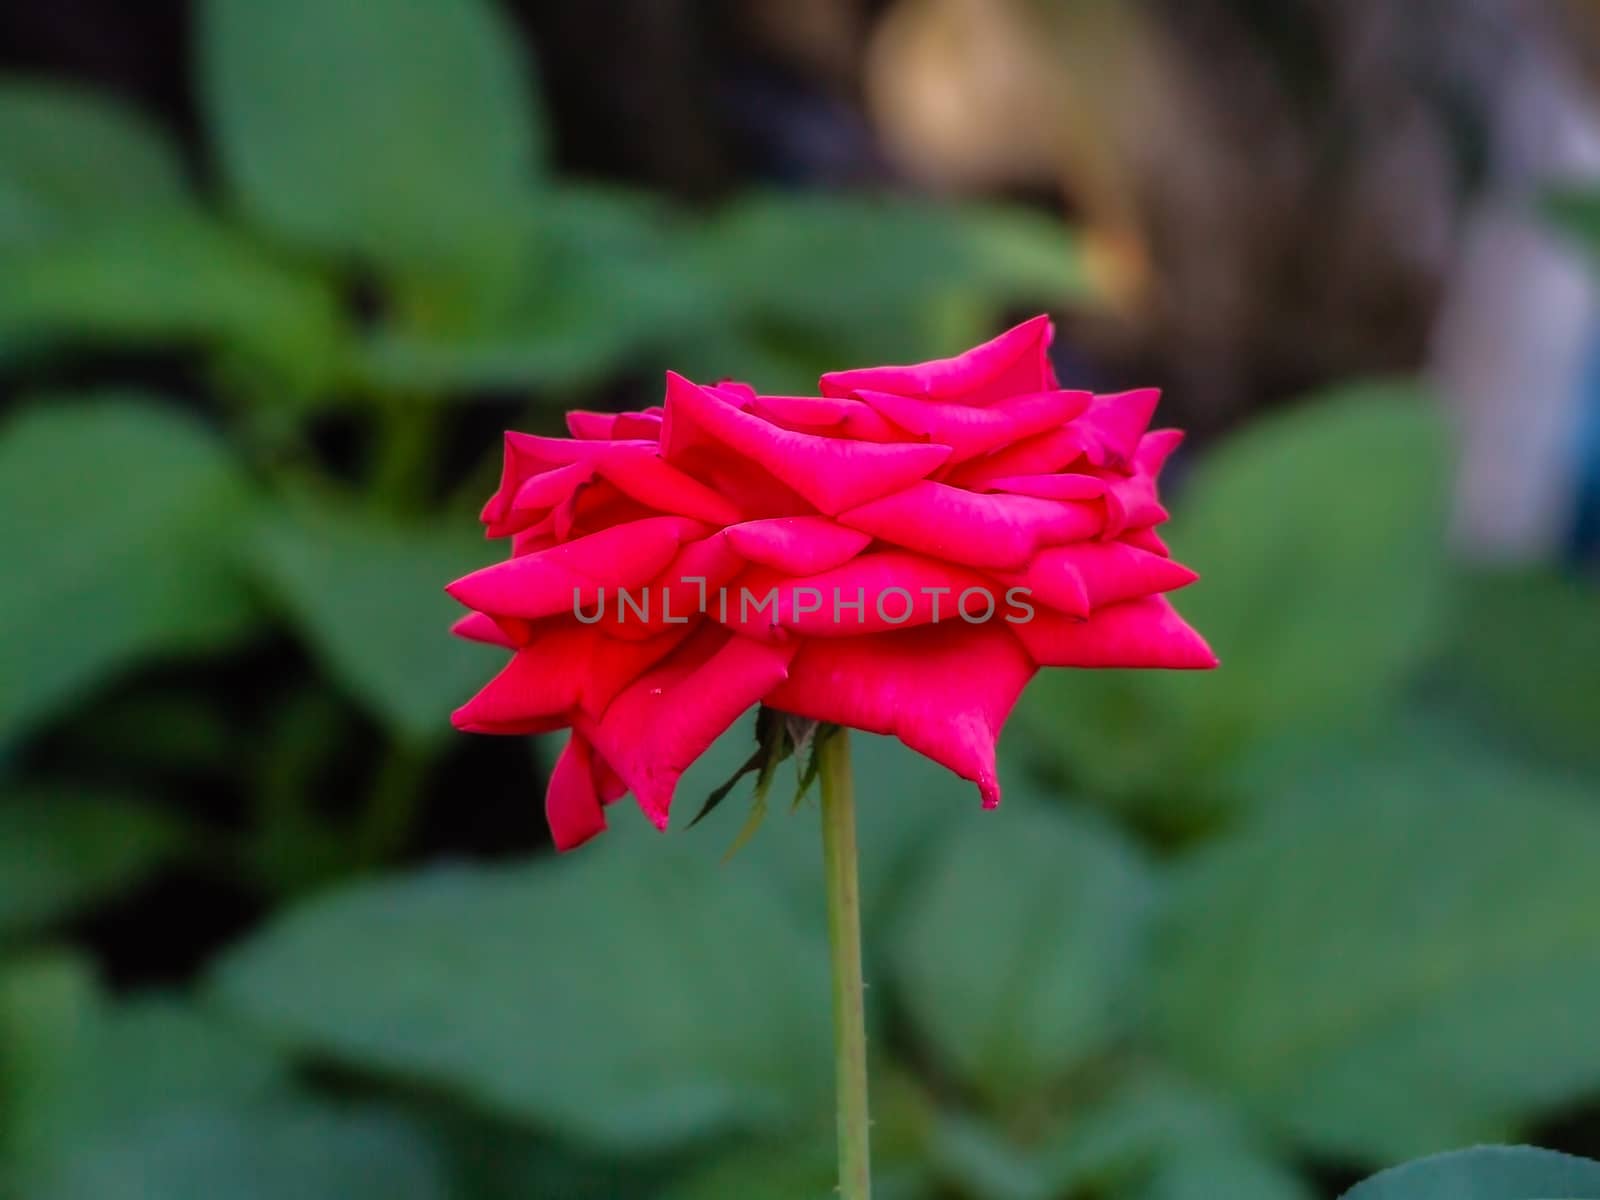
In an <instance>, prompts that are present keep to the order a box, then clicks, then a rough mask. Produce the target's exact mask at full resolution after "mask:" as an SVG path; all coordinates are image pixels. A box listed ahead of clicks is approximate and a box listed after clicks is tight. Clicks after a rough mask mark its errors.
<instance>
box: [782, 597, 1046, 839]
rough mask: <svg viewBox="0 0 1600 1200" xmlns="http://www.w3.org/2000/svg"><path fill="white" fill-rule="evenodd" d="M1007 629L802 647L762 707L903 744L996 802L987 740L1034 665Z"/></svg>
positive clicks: (932, 631)
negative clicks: (884, 735)
mask: <svg viewBox="0 0 1600 1200" xmlns="http://www.w3.org/2000/svg"><path fill="white" fill-rule="evenodd" d="M1008 628H1010V627H1006V626H1001V625H998V624H995V623H992V622H991V623H989V624H985V625H976V626H971V627H963V628H962V629H961V632H960V634H959V635H953V634H952V633H951V632H950V629H949V628H948V627H946V626H943V625H933V626H928V627H925V628H923V629H911V630H906V631H904V632H901V633H882V634H877V635H875V636H870V637H862V638H839V639H833V640H829V641H807V642H805V643H803V644H802V645H801V648H800V652H799V654H797V655H796V656H795V659H794V662H793V663H792V664H791V665H790V668H789V679H788V682H786V683H784V684H782V685H781V686H779V687H777V688H776V689H774V690H773V692H772V694H771V695H769V696H768V697H767V703H768V704H770V705H772V706H773V707H774V708H779V709H782V710H783V711H784V712H790V713H794V714H796V715H797V716H802V717H810V718H812V719H814V720H818V721H833V722H835V723H837V724H840V725H846V726H849V727H851V728H854V729H865V730H867V731H869V732H871V733H892V734H894V735H895V736H896V737H898V738H899V739H900V740H901V741H902V742H904V743H905V744H906V745H908V746H910V747H911V748H912V749H913V750H915V751H917V752H918V753H920V754H925V755H927V756H928V757H929V758H931V759H933V760H934V761H935V762H938V763H942V764H943V765H945V766H947V767H949V768H950V769H951V770H952V771H954V772H955V773H956V774H958V775H960V776H961V777H962V778H963V779H970V780H972V781H973V782H974V783H976V784H977V785H978V791H979V794H980V795H981V796H982V797H983V804H984V807H985V808H993V807H994V806H995V805H997V804H999V803H1000V782H999V779H998V777H997V776H996V774H995V761H994V755H995V742H996V740H997V739H998V738H999V736H1000V728H1001V726H1002V725H1004V724H1005V719H1006V717H1007V716H1008V715H1009V714H1010V712H1011V706H1012V705H1013V704H1015V703H1016V700H1017V697H1018V696H1019V695H1020V694H1021V693H1022V689H1023V688H1024V687H1025V686H1026V685H1027V682H1028V680H1029V679H1030V678H1032V676H1033V671H1034V667H1033V664H1032V663H1031V662H1030V661H1029V660H1028V656H1027V654H1025V653H1024V652H1023V649H1022V647H1021V645H1020V644H1019V643H1018V642H1017V640H1016V639H1015V638H1013V637H1012V636H1011V634H1010V633H1009V632H1008Z"/></svg>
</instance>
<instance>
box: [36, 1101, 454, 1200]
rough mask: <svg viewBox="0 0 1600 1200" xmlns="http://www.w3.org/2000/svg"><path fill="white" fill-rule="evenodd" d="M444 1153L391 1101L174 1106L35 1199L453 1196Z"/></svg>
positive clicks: (95, 1147) (58, 1177)
mask: <svg viewBox="0 0 1600 1200" xmlns="http://www.w3.org/2000/svg"><path fill="white" fill-rule="evenodd" d="M452 1194H453V1193H452V1190H451V1188H450V1185H449V1179H448V1175H447V1172H446V1169H445V1163H444V1161H443V1157H442V1155H440V1153H439V1152H438V1150H437V1149H436V1147H435V1146H434V1145H433V1144H432V1143H431V1142H430V1141H429V1140H428V1138H427V1136H426V1134H425V1133H424V1131H423V1130H421V1129H419V1128H418V1127H416V1126H415V1125H413V1124H412V1123H410V1122H408V1121H405V1120H403V1119H401V1118H399V1117H396V1116H393V1115H391V1114H389V1113H386V1112H383V1111H381V1110H363V1109H360V1108H339V1107H333V1106H327V1105H314V1104H310V1103H289V1102H283V1103H280V1104H277V1105H272V1106H266V1107H261V1108H237V1107H235V1108H226V1107H225V1108H218V1109H213V1110H194V1111H187V1112H172V1113H165V1114H161V1115H158V1116H155V1117H152V1118H151V1119H150V1120H148V1121H146V1122H144V1123H142V1124H141V1125H140V1126H138V1127H137V1128H133V1129H130V1130H127V1131H125V1132H123V1133H122V1134H120V1135H119V1136H116V1137H108V1138H102V1139H98V1140H95V1141H91V1142H89V1143H88V1144H86V1145H84V1146H81V1147H80V1148H79V1149H78V1150H77V1152H76V1153H74V1154H73V1155H72V1156H71V1157H70V1158H69V1159H67V1160H66V1161H64V1162H63V1163H61V1164H60V1166H59V1167H58V1169H57V1170H56V1171H55V1172H54V1173H53V1174H52V1175H50V1176H48V1177H47V1178H46V1179H45V1180H44V1181H42V1182H41V1183H40V1185H39V1186H37V1187H36V1188H34V1189H33V1190H32V1191H30V1193H29V1195H30V1196H31V1197H34V1198H35V1200H151V1198H152V1197H157V1196H159V1197H161V1200H217V1198H218V1197H224V1196H225V1197H227V1198H228V1200H286V1198H288V1197H293V1200H449V1198H450V1197H451V1196H452Z"/></svg>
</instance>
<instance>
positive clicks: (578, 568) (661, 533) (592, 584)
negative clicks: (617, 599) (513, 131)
mask: <svg viewBox="0 0 1600 1200" xmlns="http://www.w3.org/2000/svg"><path fill="white" fill-rule="evenodd" d="M705 532H706V529H705V526H703V525H700V524H698V523H696V522H694V521H690V520H687V519H686V518H683V517H651V518H649V519H647V520H643V521H635V522H632V523H631V524H628V525H619V526H615V527H613V528H611V529H606V530H603V531H601V532H599V533H595V534H590V535H589V536H588V537H584V538H579V539H578V540H577V541H574V542H565V543H563V544H561V545H559V546H552V547H551V548H549V549H548V550H540V551H538V552H537V553H534V554H527V555H523V556H522V557H520V558H512V559H508V560H507V561H505V562H501V563H496V564H494V566H492V567H484V568H483V569H482V570H480V571H474V572H473V573H472V574H470V575H467V576H464V577H463V578H461V579H458V580H456V581H455V582H454V583H452V584H450V585H449V586H448V587H447V588H445V591H447V592H449V593H450V595H452V596H454V597H455V598H456V599H457V600H459V601H460V602H461V603H462V604H465V605H466V606H467V607H468V608H475V609H477V610H478V611H479V612H486V613H490V614H493V615H495V616H511V617H523V618H527V619H537V618H540V617H549V616H554V615H555V614H556V613H561V612H571V611H572V607H573V605H574V603H576V602H577V600H576V598H577V597H581V598H582V600H583V602H585V603H587V604H593V603H594V601H595V590H596V588H597V587H598V586H599V585H600V584H602V583H612V584H619V585H622V586H627V587H637V586H639V585H640V584H642V583H645V582H646V581H647V580H650V579H653V578H654V577H655V576H656V575H657V574H658V573H660V572H661V571H662V570H663V569H664V568H665V567H666V566H667V564H668V563H670V562H671V561H672V559H673V556H674V555H675V554H677V552H678V546H679V545H680V544H681V543H683V542H684V541H687V540H689V539H691V538H695V537H699V536H703V535H704V534H705Z"/></svg>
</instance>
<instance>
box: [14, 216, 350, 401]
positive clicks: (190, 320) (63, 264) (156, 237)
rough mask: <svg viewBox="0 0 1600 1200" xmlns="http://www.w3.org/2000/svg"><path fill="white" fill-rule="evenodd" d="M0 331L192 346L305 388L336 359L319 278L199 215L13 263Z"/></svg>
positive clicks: (49, 338) (21, 336)
mask: <svg viewBox="0 0 1600 1200" xmlns="http://www.w3.org/2000/svg"><path fill="white" fill-rule="evenodd" d="M6 274H7V286H6V288H5V289H4V291H3V292H0V338H10V339H14V340H16V341H18V342H20V343H22V344H23V345H29V344H34V345H44V346H45V347H47V348H48V347H50V346H54V345H56V344H62V343H65V344H69V345H75V344H80V343H87V344H90V345H97V344H113V345H114V344H122V343H135V344H137V343H145V342H166V341H196V342H202V343H206V344H209V345H212V346H216V347H218V348H220V349H222V350H225V351H229V352H232V353H235V354H237V355H240V356H242V357H244V358H245V359H246V360H247V361H250V362H255V363H265V364H267V365H268V366H270V367H272V368H273V369H274V371H275V372H276V373H277V374H278V376H279V377H281V379H282V380H284V381H287V382H288V383H290V384H292V385H294V386H296V387H297V388H298V389H300V390H301V391H302V392H309V391H313V390H315V389H316V388H317V387H319V386H322V385H324V384H325V383H326V382H327V380H328V379H329V378H330V377H331V375H332V373H333V372H334V371H335V370H336V369H337V367H338V366H339V365H340V364H339V363H338V361H337V356H338V354H340V353H341V352H342V346H341V341H340V339H341V338H342V336H343V330H342V327H341V324H340V317H339V315H338V312H337V306H336V303H335V298H334V296H333V293H332V291H331V290H330V289H329V287H328V286H327V284H326V282H325V281H323V280H322V279H320V278H319V277H317V276H315V275H313V274H309V273H307V272H304V271H301V270H299V269H296V268H294V267H292V266H290V265H288V264H286V263H284V262H282V261H280V260H278V259H276V258H274V257H272V256H270V255H268V254H267V253H266V252H265V251H264V250H263V249H262V248H261V247H259V246H257V245H256V244H255V243H253V242H252V241H250V240H249V239H248V238H246V237H245V236H244V235H242V234H240V233H239V232H237V231H235V230H233V229H231V228H229V227H227V226H224V225H220V224H218V223H216V222H215V221H213V220H212V219H210V218H209V217H205V216H202V215H200V214H199V213H195V212H186V211H178V212H173V213H170V214H163V215H160V216H154V217H150V218H148V219H143V220H138V221H127V222H121V223H118V224H115V225H110V226H107V227H105V228H102V229H97V230H93V231H91V232H88V233H85V234H83V235H81V236H75V237H72V238H70V239H61V240H58V241H53V242H49V243H46V244H44V245H41V246H39V247H37V248H36V249H33V250H30V251H29V252H27V253H22V254H19V255H17V256H15V258H14V259H12V260H11V261H8V263H7V264H6Z"/></svg>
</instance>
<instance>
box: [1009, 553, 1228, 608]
mask: <svg viewBox="0 0 1600 1200" xmlns="http://www.w3.org/2000/svg"><path fill="white" fill-rule="evenodd" d="M1198 578H1199V576H1198V575H1196V574H1195V573H1194V572H1193V571H1191V570H1190V569H1189V568H1188V567H1186V566H1184V565H1183V564H1181V563H1175V562H1173V561H1172V560H1171V559H1170V558H1163V557H1162V556H1161V555H1159V554H1152V553H1151V552H1150V551H1148V550H1143V549H1140V548H1139V547H1137V546H1130V545H1128V544H1127V543H1126V542H1078V543H1076V544H1075V545H1071V546H1052V547H1050V548H1049V549H1047V550H1041V551H1039V553H1038V554H1037V555H1035V556H1034V559H1033V561H1032V562H1030V563H1029V564H1028V566H1027V569H1026V570H1024V571H1020V572H1017V573H1015V574H1009V575H1002V576H1001V577H1000V579H1001V581H1002V582H1003V583H1006V584H1008V585H1013V586H1020V587H1026V588H1029V589H1030V590H1031V591H1032V592H1033V595H1034V596H1035V597H1036V598H1037V599H1038V601H1039V602H1040V603H1041V604H1044V605H1046V606H1047V607H1049V608H1053V609H1056V610H1057V611H1059V612H1061V613H1064V614H1066V615H1068V616H1075V617H1086V616H1088V615H1089V613H1090V611H1091V610H1094V609H1101V608H1105V607H1107V606H1109V605H1112V604H1118V603H1120V602H1122V601H1124V600H1136V599H1138V598H1139V597H1140V596H1151V595H1156V594H1159V593H1161V592H1172V591H1176V590H1177V589H1178V588H1181V587H1185V586H1187V585H1188V584H1191V583H1193V582H1194V581H1195V580H1196V579H1198Z"/></svg>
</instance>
